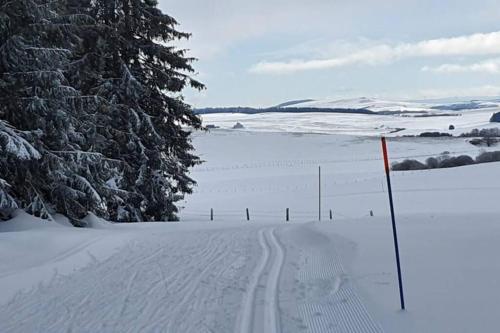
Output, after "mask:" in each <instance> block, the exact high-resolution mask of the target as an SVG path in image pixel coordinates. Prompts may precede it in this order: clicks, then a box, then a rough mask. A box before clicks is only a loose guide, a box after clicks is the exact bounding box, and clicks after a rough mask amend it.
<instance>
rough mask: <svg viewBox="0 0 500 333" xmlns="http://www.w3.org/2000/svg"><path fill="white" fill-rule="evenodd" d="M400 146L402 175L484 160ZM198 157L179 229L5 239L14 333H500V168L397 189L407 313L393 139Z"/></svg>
mask: <svg viewBox="0 0 500 333" xmlns="http://www.w3.org/2000/svg"><path fill="white" fill-rule="evenodd" d="M388 144H389V153H390V155H391V158H392V160H401V159H404V158H407V157H412V158H417V159H420V160H425V159H426V158H427V157H428V156H435V155H439V154H441V153H442V152H445V151H447V152H450V153H451V154H453V153H456V154H459V153H467V154H469V155H471V156H474V157H475V156H476V155H477V154H479V153H480V149H479V148H476V147H474V146H472V145H470V144H469V143H467V142H466V140H465V139H456V138H455V139H450V138H444V139H420V138H393V139H389V142H388ZM195 145H196V147H197V149H198V150H199V154H200V155H201V157H202V159H204V160H205V161H206V163H204V164H203V165H201V166H199V167H197V168H195V170H194V171H193V174H192V176H193V177H194V178H195V179H196V180H198V182H199V186H198V187H197V188H196V189H195V193H193V194H192V195H191V196H189V197H187V198H186V201H184V202H181V203H180V204H181V206H183V209H182V211H181V214H180V217H181V222H179V223H139V224H109V223H106V222H103V221H101V222H99V221H97V220H96V219H92V221H93V226H94V228H89V229H75V228H70V227H68V226H65V225H64V219H61V218H57V222H48V221H42V220H38V219H36V218H33V217H30V216H28V215H26V214H23V213H19V214H18V216H17V217H16V218H14V219H13V220H11V221H8V222H2V223H0V253H1V255H0V332H51V333H52V332H172V333H185V332H193V333H195V332H196V333H199V332H207V333H208V332H216V333H219V332H238V333H239V332H241V333H251V332H253V333H257V332H259V333H274V332H284V333H291V332H416V333H418V332H453V333H456V332H498V330H499V324H498V319H497V317H498V313H499V312H500V303H499V302H498V300H499V299H500V278H499V277H500V261H499V260H497V258H496V256H497V254H498V253H500V220H499V218H498V217H499V216H500V206H499V205H498V194H499V193H500V183H499V182H498V179H500V165H499V164H498V163H490V164H482V165H474V166H468V167H461V168H453V169H441V170H432V171H411V172H401V173H396V172H394V173H392V181H393V187H394V196H395V208H396V218H397V226H398V234H399V242H400V253H401V265H402V273H403V283H404V292H405V297H406V306H407V310H406V311H400V309H399V306H400V304H399V293H398V283H397V273H396V266H395V256H394V247H393V239H392V228H391V222H390V216H389V207H388V200H387V186H386V183H385V174H384V172H383V162H382V160H381V158H380V155H381V153H380V142H379V139H377V138H370V137H356V136H342V135H320V134H300V133H272V132H266V133H263V132H260V133H257V132H249V131H228V130H214V131H212V132H210V133H201V134H197V135H196V136H195ZM320 166H321V189H322V190H321V211H320V210H319V198H320V195H319V170H318V167H320ZM247 209H248V218H249V220H247ZM287 209H288V216H289V221H288V222H287V221H286V211H287ZM211 211H212V212H213V220H211ZM330 211H331V214H332V215H331V217H332V218H331V219H330ZM319 215H321V221H319V217H320V216H319ZM372 215H373V216H372Z"/></svg>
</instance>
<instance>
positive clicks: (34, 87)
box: [0, 0, 117, 224]
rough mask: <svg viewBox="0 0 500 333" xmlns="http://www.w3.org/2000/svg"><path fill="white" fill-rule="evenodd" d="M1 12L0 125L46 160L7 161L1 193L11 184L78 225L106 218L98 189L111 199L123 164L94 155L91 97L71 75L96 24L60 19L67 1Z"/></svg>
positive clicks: (25, 0)
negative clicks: (84, 36)
mask: <svg viewBox="0 0 500 333" xmlns="http://www.w3.org/2000/svg"><path fill="white" fill-rule="evenodd" d="M0 6H1V11H0V13H1V14H0V24H1V36H0V96H1V98H2V103H1V106H0V120H2V121H3V122H4V124H6V123H8V124H9V126H12V128H15V129H16V131H19V132H22V133H24V136H25V137H26V138H28V139H27V140H28V143H29V144H30V145H32V147H33V148H34V149H35V150H36V151H37V152H38V154H39V155H40V156H39V158H37V159H36V161H34V162H32V163H12V162H8V161H7V162H5V163H3V165H2V170H3V171H4V173H2V174H5V175H6V176H3V185H2V188H3V189H5V188H7V187H8V186H10V188H12V193H15V195H11V196H10V199H14V200H15V202H16V205H18V206H20V207H23V208H25V209H26V210H28V211H30V212H32V213H35V214H41V211H45V213H46V211H47V210H53V211H56V212H59V213H63V214H65V215H67V216H68V217H69V218H70V219H71V220H72V221H73V222H74V223H75V224H79V219H80V218H82V217H84V216H85V215H86V214H87V213H88V211H94V212H96V213H97V214H99V215H101V216H105V215H106V213H107V207H106V200H104V199H103V195H102V193H99V190H102V191H101V192H104V193H105V194H109V193H107V192H106V191H105V190H104V189H105V186H104V185H105V184H106V180H107V179H110V178H111V177H112V173H113V172H112V170H113V167H114V165H115V164H117V163H115V162H114V161H111V160H109V159H106V158H104V157H103V156H102V155H101V154H98V153H95V152H94V151H93V150H92V142H91V139H92V138H93V133H95V125H94V124H93V121H92V119H90V118H89V117H88V114H87V112H86V107H85V106H86V104H89V103H88V98H86V96H82V95H81V93H80V92H79V91H78V90H77V89H75V88H74V87H72V86H71V84H70V82H69V81H68V80H67V78H66V76H65V74H66V72H67V71H68V70H69V68H71V67H72V65H73V64H72V61H73V60H74V59H73V58H74V56H73V52H72V50H73V49H74V48H76V47H77V46H78V44H79V43H81V38H80V37H79V33H80V31H82V28H84V26H85V25H86V24H92V23H93V22H94V21H93V20H92V19H91V18H90V17H84V16H81V15H76V16H75V15H69V16H62V15H60V13H61V12H63V11H64V9H65V6H66V3H65V2H64V1H54V0H50V1H49V0H18V1H2V2H1V5H0ZM2 157H4V155H2ZM5 160H6V159H5V158H2V162H4V161H5ZM7 184H8V185H7ZM4 192H5V190H4ZM11 201H12V200H11Z"/></svg>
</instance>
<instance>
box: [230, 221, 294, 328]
mask: <svg viewBox="0 0 500 333" xmlns="http://www.w3.org/2000/svg"><path fill="white" fill-rule="evenodd" d="M259 244H260V246H261V248H262V255H261V258H260V261H259V263H258V264H257V267H256V269H255V271H254V272H253V274H252V276H251V277H250V282H249V284H248V288H247V293H246V295H245V298H244V303H243V307H242V309H241V312H240V322H239V332H241V333H252V332H254V333H255V332H262V333H275V332H281V322H280V309H279V300H278V296H279V281H280V276H281V271H282V269H283V264H284V259H285V251H284V250H283V247H282V246H281V244H280V242H279V240H278V238H277V236H276V229H275V228H270V227H268V228H263V229H261V230H259Z"/></svg>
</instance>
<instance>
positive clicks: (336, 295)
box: [284, 224, 383, 333]
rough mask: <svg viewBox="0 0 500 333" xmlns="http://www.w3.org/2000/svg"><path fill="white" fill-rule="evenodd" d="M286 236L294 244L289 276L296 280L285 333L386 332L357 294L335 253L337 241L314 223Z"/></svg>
mask: <svg viewBox="0 0 500 333" xmlns="http://www.w3.org/2000/svg"><path fill="white" fill-rule="evenodd" d="M287 236H288V237H287V238H286V240H287V243H290V244H293V247H292V246H290V251H289V252H288V253H289V257H288V260H287V263H286V264H287V266H289V270H288V272H287V274H290V275H293V281H292V282H290V284H291V285H292V287H291V290H289V293H290V294H292V296H288V297H287V300H286V302H287V303H289V305H290V310H289V315H288V316H287V317H288V318H287V327H286V328H284V331H286V332H288V331H300V332H342V333H344V332H346V333H347V332H352V333H358V332H367V333H381V332H383V329H382V328H381V326H380V325H379V324H378V323H377V322H376V321H375V320H374V319H373V318H372V316H371V315H370V313H369V311H368V310H367V308H366V307H365V306H364V304H363V302H362V300H361V299H360V298H359V296H358V295H357V293H356V290H355V287H354V285H353V283H352V281H351V279H350V277H349V275H348V272H347V271H346V270H345V269H344V267H343V264H342V258H340V256H338V254H337V252H336V250H335V246H334V243H335V239H333V240H331V239H329V238H328V237H326V236H325V235H323V234H321V233H320V232H318V230H317V229H315V228H314V224H311V225H304V226H300V227H296V228H293V229H291V230H289V232H288V233H287ZM290 279H292V278H291V277H290Z"/></svg>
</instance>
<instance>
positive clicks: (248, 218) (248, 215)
mask: <svg viewBox="0 0 500 333" xmlns="http://www.w3.org/2000/svg"><path fill="white" fill-rule="evenodd" d="M247 221H250V212H249V211H248V208H247Z"/></svg>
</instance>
